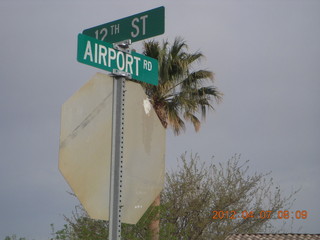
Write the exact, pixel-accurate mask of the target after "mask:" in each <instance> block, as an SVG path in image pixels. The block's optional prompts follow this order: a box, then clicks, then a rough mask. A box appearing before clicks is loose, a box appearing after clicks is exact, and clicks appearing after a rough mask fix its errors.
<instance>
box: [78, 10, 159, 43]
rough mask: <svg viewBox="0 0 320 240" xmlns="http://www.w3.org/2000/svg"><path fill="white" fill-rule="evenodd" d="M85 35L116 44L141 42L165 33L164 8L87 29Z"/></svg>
mask: <svg viewBox="0 0 320 240" xmlns="http://www.w3.org/2000/svg"><path fill="white" fill-rule="evenodd" d="M82 33H83V34H84V35H87V36H90V37H93V38H96V39H99V40H101V41H105V42H109V43H115V42H120V41H123V40H129V39H131V42H136V41H140V40H143V39H146V38H150V37H154V36H157V35H161V34H163V33H164V7H158V8H155V9H151V10H149V11H146V12H142V13H138V14H135V15H132V16H130V17H125V18H122V19H119V20H116V21H113V22H109V23H105V24H102V25H99V26H96V27H93V28H88V29H85V30H84V31H83V32H82Z"/></svg>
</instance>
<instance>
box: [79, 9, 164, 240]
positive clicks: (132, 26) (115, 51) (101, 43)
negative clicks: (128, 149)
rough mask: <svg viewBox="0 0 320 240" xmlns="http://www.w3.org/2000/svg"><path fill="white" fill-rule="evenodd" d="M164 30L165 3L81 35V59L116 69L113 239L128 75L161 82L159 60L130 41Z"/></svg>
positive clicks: (116, 238) (113, 237) (115, 238)
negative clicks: (136, 49)
mask: <svg viewBox="0 0 320 240" xmlns="http://www.w3.org/2000/svg"><path fill="white" fill-rule="evenodd" d="M163 33H164V7H159V8H155V9H152V10H149V11H146V12H142V13H139V14H135V15H132V16H130V17H126V18H122V19H120V20H116V21H113V22H110V23H106V24H102V25H99V26H96V27H93V28H89V29H86V30H84V31H83V34H79V35H78V51H77V59H78V61H79V62H81V63H84V64H87V65H90V66H94V67H97V68H100V69H104V70H106V71H111V72H113V103H112V142H111V167H110V194H109V239H110V240H120V238H121V208H122V202H121V197H122V172H123V169H122V168H123V144H124V132H123V131H124V103H125V91H124V88H125V78H129V79H131V78H133V79H136V80H138V81H142V82H146V83H149V84H153V85H158V61H157V60H156V59H153V58H149V57H147V56H144V55H141V54H137V53H134V52H133V53H131V51H130V49H129V44H131V42H135V41H140V40H143V39H146V38H150V37H153V36H157V35H160V34H163ZM121 41H122V42H121ZM124 41H125V42H124ZM111 43H113V45H112V44H111Z"/></svg>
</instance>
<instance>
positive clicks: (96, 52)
mask: <svg viewBox="0 0 320 240" xmlns="http://www.w3.org/2000/svg"><path fill="white" fill-rule="evenodd" d="M77 60H78V61H79V62H81V63H84V64H87V65H90V66H93V67H97V68H100V69H103V70H106V71H110V72H112V71H113V70H114V69H117V70H120V71H123V72H126V73H129V74H131V76H132V78H133V79H136V80H138V81H142V82H146V83H150V84H153V85H158V61H157V60H156V59H154V58H150V57H147V56H145V55H142V54H138V53H135V52H132V53H131V54H128V53H125V52H122V51H119V50H116V49H114V48H113V45H112V44H110V43H106V42H103V41H100V40H97V39H95V38H92V37H89V36H85V35H83V34H79V35H78V51H77Z"/></svg>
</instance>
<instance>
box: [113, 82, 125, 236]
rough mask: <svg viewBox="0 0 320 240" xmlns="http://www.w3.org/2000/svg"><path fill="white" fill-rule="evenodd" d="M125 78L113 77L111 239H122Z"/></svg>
mask: <svg viewBox="0 0 320 240" xmlns="http://www.w3.org/2000/svg"><path fill="white" fill-rule="evenodd" d="M124 88H125V78H124V77H117V76H114V77H113V100H112V102H113V103H112V112H113V116H112V140H111V167H110V195H109V239H116V240H120V239H121V198H122V196H121V193H122V171H123V170H122V168H123V129H124V128H123V127H124V100H125V99H124V97H125V94H124Z"/></svg>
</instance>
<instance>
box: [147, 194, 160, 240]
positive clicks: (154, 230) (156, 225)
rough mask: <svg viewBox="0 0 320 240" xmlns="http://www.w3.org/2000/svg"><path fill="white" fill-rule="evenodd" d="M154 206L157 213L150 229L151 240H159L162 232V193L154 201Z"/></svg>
mask: <svg viewBox="0 0 320 240" xmlns="http://www.w3.org/2000/svg"><path fill="white" fill-rule="evenodd" d="M152 206H153V207H156V211H157V214H156V216H155V218H154V219H153V220H152V221H151V223H150V226H149V229H150V231H151V240H159V233H160V213H159V207H160V194H159V196H157V198H156V199H155V200H154V202H153V203H152Z"/></svg>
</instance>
